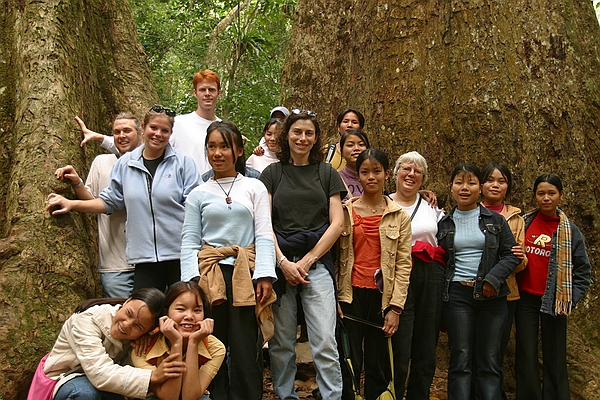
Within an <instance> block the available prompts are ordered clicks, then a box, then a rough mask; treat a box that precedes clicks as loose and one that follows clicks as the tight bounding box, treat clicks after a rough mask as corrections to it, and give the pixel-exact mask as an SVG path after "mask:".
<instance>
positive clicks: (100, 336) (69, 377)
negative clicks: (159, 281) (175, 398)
mask: <svg viewBox="0 0 600 400" xmlns="http://www.w3.org/2000/svg"><path fill="white" fill-rule="evenodd" d="M164 306H165V295H164V294H163V293H162V292H161V291H160V290H157V289H154V288H146V289H140V290H137V291H134V292H133V293H132V294H131V296H130V297H129V298H128V299H115V298H112V299H92V300H87V301H85V302H84V303H82V304H81V305H80V306H79V307H78V308H77V310H75V313H74V314H73V315H71V316H70V317H69V318H68V319H67V320H66V321H65V323H64V324H63V327H62V329H61V331H60V334H59V335H58V338H57V340H56V343H55V344H54V347H53V348H52V350H51V351H50V353H48V354H47V355H46V356H45V357H44V358H43V359H42V361H41V362H40V366H39V367H38V370H37V371H36V376H34V385H35V384H36V381H37V380H38V379H39V377H38V375H39V374H41V373H42V371H43V374H44V375H46V377H47V378H46V379H48V378H49V379H53V380H55V381H56V386H55V387H54V392H53V397H52V398H53V399H55V400H66V399H74V398H77V399H113V400H116V399H124V397H123V396H127V397H135V398H140V397H141V398H145V397H146V394H147V393H148V388H149V387H150V386H151V385H153V384H156V383H158V382H161V381H162V380H163V379H166V376H171V375H177V374H179V372H176V371H175V372H167V371H165V370H164V369H163V368H161V369H160V370H158V371H155V372H152V371H147V370H143V369H138V368H134V367H131V366H127V365H120V364H124V363H126V362H128V361H129V350H130V348H131V347H130V342H131V341H133V340H136V339H138V338H140V337H141V336H142V335H144V334H146V333H148V332H150V331H151V330H152V329H153V328H154V327H155V326H157V325H158V318H159V317H160V316H162V315H163V313H164ZM42 379H43V377H42ZM39 396H40V393H37V392H36V393H33V392H32V393H29V397H28V399H37V398H40V397H39Z"/></svg>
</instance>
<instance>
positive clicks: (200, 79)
mask: <svg viewBox="0 0 600 400" xmlns="http://www.w3.org/2000/svg"><path fill="white" fill-rule="evenodd" d="M192 82H193V85H194V97H195V98H196V99H197V101H198V107H197V108H196V111H192V112H191V113H189V114H181V115H177V116H176V117H175V125H174V126H173V134H172V135H171V139H170V140H169V141H170V143H171V145H172V146H173V148H175V149H177V150H180V151H182V152H183V153H186V154H187V155H189V156H190V157H192V158H193V159H194V161H195V162H196V166H197V167H198V172H199V173H200V175H202V174H203V173H205V172H206V171H208V170H210V164H209V163H208V160H207V159H206V153H205V151H204V142H205V140H206V128H208V126H209V125H210V124H211V123H213V122H215V121H220V120H221V119H220V118H219V117H217V116H216V115H215V108H216V107H217V101H218V100H219V96H220V95H221V80H220V79H219V76H218V75H217V74H216V73H214V72H213V71H211V70H209V69H205V70H202V71H199V72H197V73H196V74H195V75H194V79H193V81H192ZM90 140H96V141H100V142H102V144H101V146H102V147H103V148H105V149H106V150H108V151H110V152H111V153H114V154H117V149H116V148H115V146H114V143H113V139H112V137H111V136H104V135H102V134H98V133H96V132H92V131H89V130H88V131H87V132H85V131H84V138H83V141H82V142H81V145H82V146H83V145H84V144H85V143H86V142H88V141H90Z"/></svg>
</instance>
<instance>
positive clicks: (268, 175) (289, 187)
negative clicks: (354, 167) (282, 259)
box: [260, 163, 346, 237]
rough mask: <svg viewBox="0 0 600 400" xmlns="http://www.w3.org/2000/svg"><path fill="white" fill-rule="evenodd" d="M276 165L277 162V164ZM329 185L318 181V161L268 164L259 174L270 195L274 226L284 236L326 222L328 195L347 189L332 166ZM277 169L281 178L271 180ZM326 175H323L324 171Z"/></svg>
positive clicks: (310, 228)
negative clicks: (277, 180)
mask: <svg viewBox="0 0 600 400" xmlns="http://www.w3.org/2000/svg"><path fill="white" fill-rule="evenodd" d="M277 164H279V165H277ZM322 164H323V166H322V167H321V168H329V169H331V179H330V181H329V187H327V186H326V185H327V182H323V184H321V179H320V177H319V164H309V165H303V166H295V165H292V164H287V163H274V164H271V165H269V166H268V167H267V168H265V170H264V171H263V172H262V174H261V175H260V180H261V181H262V182H263V183H264V184H265V186H266V187H267V190H268V191H269V193H271V194H273V193H275V194H274V195H273V229H274V230H275V232H277V233H279V234H281V235H283V236H284V237H287V236H290V235H292V234H294V233H298V232H304V231H307V230H310V231H314V230H317V229H319V228H321V227H322V226H323V225H325V224H326V223H328V222H329V201H328V199H329V197H331V196H332V195H333V194H335V193H340V192H344V193H345V192H346V186H345V185H344V182H343V181H342V178H340V175H339V174H338V172H337V171H336V170H335V169H334V168H333V167H331V165H329V164H326V163H322ZM275 168H280V170H281V179H279V182H274V179H276V177H277V175H278V173H277V172H276V171H275ZM324 175H325V174H324Z"/></svg>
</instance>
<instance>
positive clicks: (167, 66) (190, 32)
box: [130, 0, 295, 148]
mask: <svg viewBox="0 0 600 400" xmlns="http://www.w3.org/2000/svg"><path fill="white" fill-rule="evenodd" d="M130 3H131V7H132V8H133V11H134V18H135V21H136V25H137V29H138V33H139V36H140V40H141V41H142V44H143V46H144V48H145V50H146V54H147V57H148V62H149V64H150V68H151V70H152V79H153V81H154V84H155V86H156V89H157V92H158V95H159V97H160V99H161V102H162V103H163V104H165V105H167V106H169V107H172V108H173V109H175V110H176V111H177V112H178V113H187V112H191V111H192V110H195V109H196V98H195V97H194V96H193V94H192V85H191V82H192V77H193V75H194V74H195V73H196V72H197V71H199V70H201V69H204V68H209V69H212V70H214V71H215V72H216V73H217V74H219V76H220V78H221V88H222V94H221V100H220V101H219V103H218V105H217V115H218V116H219V117H221V118H224V119H229V120H231V121H233V122H234V123H236V124H237V125H238V126H239V127H240V129H241V131H242V133H244V135H246V136H247V137H248V138H249V139H250V142H249V144H248V148H250V147H253V146H254V145H256V144H257V143H258V139H259V138H260V135H261V129H262V126H263V124H264V123H265V122H266V120H267V118H268V114H269V110H270V109H271V108H272V107H274V106H276V105H279V87H280V76H281V69H282V66H283V60H284V57H285V51H286V45H287V38H288V35H289V31H290V29H291V20H292V17H293V12H294V9H295V0H251V1H245V2H244V1H218V0H204V1H194V0H188V1H184V0H159V1H156V0H130ZM236 7H239V8H240V9H241V12H239V13H238V14H237V15H235V13H234V12H232V10H235V8H236ZM231 16H233V18H231ZM221 21H224V22H223V24H221V25H220V26H219V23H220V22H221ZM217 26H219V28H224V29H222V30H221V31H220V34H218V35H215V33H214V32H215V28H217ZM211 40H213V46H212V47H211ZM209 48H212V49H214V51H212V52H211V54H209Z"/></svg>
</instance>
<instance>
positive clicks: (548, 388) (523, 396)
mask: <svg viewBox="0 0 600 400" xmlns="http://www.w3.org/2000/svg"><path fill="white" fill-rule="evenodd" d="M541 305H542V298H541V297H540V296H534V295H531V294H528V293H521V299H520V300H519V302H518V304H517V311H516V313H515V325H516V328H517V334H516V338H517V349H516V354H515V370H516V374H517V400H542V399H544V400H569V399H570V398H571V394H570V390H569V377H568V375H567V317H553V316H551V315H548V314H545V313H541V312H540V307H541ZM540 328H541V329H540ZM540 331H541V339H542V360H543V365H544V366H543V374H544V378H543V381H542V383H541V384H540V375H539V370H540V364H539V361H538V333H539V332H540Z"/></svg>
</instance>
